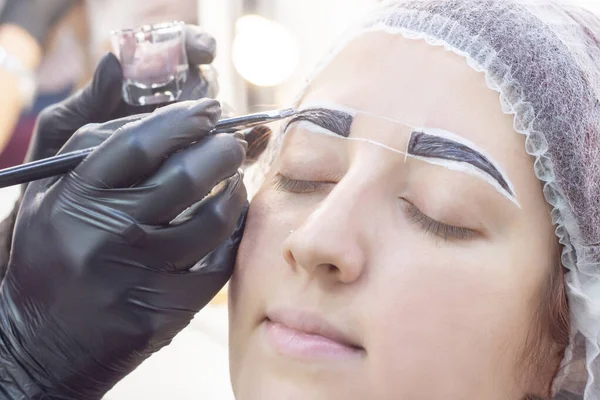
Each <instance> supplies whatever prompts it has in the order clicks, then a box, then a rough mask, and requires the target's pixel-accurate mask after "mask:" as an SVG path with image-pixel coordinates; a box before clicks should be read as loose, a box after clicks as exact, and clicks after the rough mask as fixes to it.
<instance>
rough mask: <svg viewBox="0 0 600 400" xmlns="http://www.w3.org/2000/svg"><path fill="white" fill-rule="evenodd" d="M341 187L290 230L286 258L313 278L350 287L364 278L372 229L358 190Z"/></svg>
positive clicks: (284, 255)
mask: <svg viewBox="0 0 600 400" xmlns="http://www.w3.org/2000/svg"><path fill="white" fill-rule="evenodd" d="M341 185H342V184H341V183H340V184H338V186H337V187H336V188H335V189H334V190H333V191H332V192H331V193H330V194H329V195H328V196H327V197H326V198H325V199H324V200H323V201H322V202H321V203H320V204H319V205H318V206H317V208H316V209H315V210H314V211H313V212H312V213H311V214H310V215H309V217H308V218H307V219H306V220H305V221H304V223H302V224H301V225H300V227H298V228H297V229H296V230H294V231H290V233H289V235H288V237H287V238H286V240H285V241H284V246H283V252H284V254H283V257H284V259H285V260H286V262H287V264H288V265H289V266H290V267H291V268H292V269H294V270H297V271H305V272H306V273H307V274H309V275H310V276H311V277H312V278H321V279H327V280H329V281H334V282H339V283H345V284H349V283H352V282H354V281H357V280H358V279H359V278H360V277H361V276H362V275H363V273H364V270H365V265H366V262H367V254H366V249H367V242H366V236H367V235H368V232H367V229H368V228H367V225H366V224H363V222H364V219H365V217H364V216H365V213H367V212H366V211H365V209H368V206H367V204H365V200H364V199H363V201H361V197H360V193H358V191H357V190H356V189H355V190H352V189H348V188H343V187H342V186H341ZM363 193H364V192H363ZM365 206H367V207H365ZM367 214H368V213H367Z"/></svg>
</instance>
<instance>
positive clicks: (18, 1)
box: [0, 0, 77, 46]
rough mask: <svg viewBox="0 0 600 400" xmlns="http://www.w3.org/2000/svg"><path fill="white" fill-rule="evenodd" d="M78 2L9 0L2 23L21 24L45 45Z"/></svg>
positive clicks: (62, 0) (0, 19)
mask: <svg viewBox="0 0 600 400" xmlns="http://www.w3.org/2000/svg"><path fill="white" fill-rule="evenodd" d="M76 3H77V1H76V0H7V1H6V5H5V6H4V10H3V11H2V15H1V16H0V23H2V24H14V25H18V26H20V27H21V28H23V29H25V30H26V31H27V32H29V33H30V34H31V36H33V37H34V38H35V40H36V41H37V42H38V43H39V44H40V45H41V46H43V45H44V44H45V42H46V38H47V36H48V33H49V32H50V30H51V29H52V28H53V27H54V25H55V24H56V23H57V22H59V21H60V19H61V18H62V17H64V16H65V15H66V14H67V12H69V10H70V9H71V7H72V6H73V5H75V4H76Z"/></svg>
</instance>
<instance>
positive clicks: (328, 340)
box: [264, 310, 365, 359]
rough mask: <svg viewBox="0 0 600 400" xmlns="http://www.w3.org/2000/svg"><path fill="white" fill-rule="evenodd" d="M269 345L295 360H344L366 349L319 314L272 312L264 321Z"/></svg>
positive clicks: (359, 355)
mask: <svg viewBox="0 0 600 400" xmlns="http://www.w3.org/2000/svg"><path fill="white" fill-rule="evenodd" d="M264 326H265V334H266V337H267V341H268V342H269V344H270V345H271V346H272V347H273V348H274V349H275V350H276V351H277V352H278V353H280V354H285V355H287V356H291V357H295V358H313V359H315V358H316V359H347V358H356V357H361V356H362V355H364V351H365V349H364V348H363V347H362V346H360V345H359V344H358V342H357V341H356V340H354V339H353V338H351V336H350V335H349V334H347V333H346V332H344V331H343V330H341V329H339V328H337V327H336V326H335V325H334V324H332V323H330V322H329V321H327V320H326V319H325V318H323V317H321V316H319V315H318V314H312V313H307V312H303V311H297V310H275V311H271V312H269V313H267V318H266V319H265V322H264Z"/></svg>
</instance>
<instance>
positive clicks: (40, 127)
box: [18, 0, 216, 161]
mask: <svg viewBox="0 0 600 400" xmlns="http://www.w3.org/2000/svg"><path fill="white" fill-rule="evenodd" d="M18 1H23V0H18ZM44 1H46V0H44ZM215 49H216V42H215V39H214V38H213V37H212V36H210V35H208V34H206V33H205V32H204V31H202V30H201V29H200V28H199V27H197V26H193V25H188V26H187V27H186V50H187V55H188V59H189V62H190V74H189V77H188V80H187V81H186V83H185V84H184V86H183V92H182V94H181V97H180V100H181V101H185V100H197V99H201V98H204V97H209V96H211V95H214V93H210V92H211V84H209V82H207V80H206V79H204V77H203V76H202V75H201V74H200V71H199V69H198V65H201V64H209V63H211V62H212V60H213V59H214V57H215ZM122 83H123V72H122V69H121V64H120V63H119V61H118V60H117V58H116V57H115V56H114V55H113V54H111V53H109V54H107V55H106V56H104V58H103V59H102V60H101V61H100V63H99V64H98V67H97V68H96V72H95V74H94V79H93V80H92V82H91V83H90V84H89V85H88V86H87V87H86V88H84V89H83V90H81V91H80V92H79V93H77V94H75V95H74V96H72V97H71V98H69V99H67V100H65V101H63V102H61V103H58V104H57V105H54V106H51V107H48V108H47V109H45V110H44V111H42V113H41V114H40V116H39V118H38V122H37V126H36V130H35V133H34V135H33V138H32V142H31V144H30V146H29V150H28V153H27V158H26V161H34V160H39V159H42V158H47V157H52V156H54V155H56V153H57V152H58V150H59V149H60V148H61V147H62V146H63V145H64V144H65V143H66V141H67V140H68V139H69V138H70V137H71V135H72V134H73V133H74V132H75V131H76V130H78V129H79V128H81V127H82V126H84V125H86V124H88V123H93V122H106V121H110V120H114V119H117V118H121V117H124V116H128V115H133V114H141V113H147V112H151V111H153V110H154V109H155V108H156V106H145V107H134V106H130V105H128V104H126V103H125V102H124V101H123V99H122V94H121V88H122ZM163 106H164V105H163Z"/></svg>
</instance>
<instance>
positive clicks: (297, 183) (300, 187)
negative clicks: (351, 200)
mask: <svg viewBox="0 0 600 400" xmlns="http://www.w3.org/2000/svg"><path fill="white" fill-rule="evenodd" d="M329 184H330V182H318V181H305V180H299V179H291V178H288V177H287V176H285V175H282V174H281V173H278V174H277V175H276V176H275V189H277V190H282V191H286V192H291V193H313V192H316V191H318V190H319V189H321V188H322V187H323V186H324V185H329Z"/></svg>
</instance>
